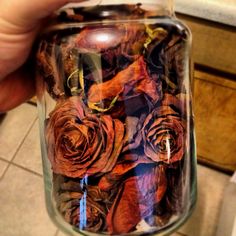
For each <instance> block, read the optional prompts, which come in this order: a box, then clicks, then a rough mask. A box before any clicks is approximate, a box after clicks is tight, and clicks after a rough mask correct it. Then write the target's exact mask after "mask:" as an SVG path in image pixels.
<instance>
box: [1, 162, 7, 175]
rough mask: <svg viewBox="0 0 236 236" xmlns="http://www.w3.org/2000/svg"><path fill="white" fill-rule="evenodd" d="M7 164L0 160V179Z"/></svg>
mask: <svg viewBox="0 0 236 236" xmlns="http://www.w3.org/2000/svg"><path fill="white" fill-rule="evenodd" d="M7 166H8V163H7V162H6V161H2V160H0V178H1V176H2V175H3V173H4V171H5V170H6V168H7Z"/></svg>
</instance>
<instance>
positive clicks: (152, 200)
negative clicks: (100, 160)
mask: <svg viewBox="0 0 236 236" xmlns="http://www.w3.org/2000/svg"><path fill="white" fill-rule="evenodd" d="M135 171H136V172H137V176H134V177H130V178H128V179H127V180H126V181H124V183H123V185H122V186H121V188H120V190H119V193H118V195H117V197H116V199H115V201H114V204H113V206H112V208H111V209H110V211H109V213H108V215H107V225H108V231H109V233H111V234H123V233H128V232H130V231H132V230H135V227H136V225H137V224H138V223H139V222H140V221H141V220H142V219H145V217H148V216H149V215H150V214H152V213H153V211H154V206H155V204H156V203H158V202H160V201H161V200H162V198H163V196H164V194H165V192H166V189H167V179H166V174H165V167H164V166H162V165H161V166H155V167H151V168H150V166H149V167H147V165H145V166H142V167H140V169H136V170H135ZM139 171H140V173H138V172H139Z"/></svg>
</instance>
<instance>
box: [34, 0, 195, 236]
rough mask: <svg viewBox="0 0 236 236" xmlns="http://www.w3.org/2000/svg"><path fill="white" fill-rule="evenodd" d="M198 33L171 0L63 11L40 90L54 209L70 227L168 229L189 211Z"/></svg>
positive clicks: (46, 45)
mask: <svg viewBox="0 0 236 236" xmlns="http://www.w3.org/2000/svg"><path fill="white" fill-rule="evenodd" d="M154 3H155V4H154ZM190 41H191V36H190V33H189V31H188V29H187V28H186V27H185V26H184V25H183V24H182V23H181V22H179V21H178V20H177V19H176V18H175V17H174V14H173V10H172V2H171V1H164V0H162V1H139V2H136V1H113V3H111V2H107V1H86V2H84V3H80V4H70V5H67V6H66V7H64V8H63V9H61V10H60V11H59V12H57V13H55V16H54V18H53V19H52V22H51V24H50V26H49V27H48V28H47V29H46V30H45V32H44V33H43V34H42V36H41V41H40V44H39V47H38V52H37V94H38V108H39V116H40V129H41V146H42V158H43V167H44V180H45V192H46V201H47V208H48V212H49V215H50V216H51V218H52V220H53V221H54V222H55V223H56V224H57V225H58V226H59V227H60V228H61V229H63V230H64V231H65V232H67V233H68V234H69V235H79V233H82V234H84V235H100V234H108V235H127V234H130V235H142V234H145V235H146V234H158V235H166V234H167V233H170V232H172V231H173V230H175V229H176V228H177V227H179V226H180V225H181V224H182V223H183V222H184V221H185V220H186V219H187V217H188V216H189V214H190V212H191V210H192V208H193V206H194V204H195V201H196V171H195V165H196V164H195V142H194V128H193V114H192V102H191V99H192V98H191V85H192V81H191V78H190V60H189V57H190Z"/></svg>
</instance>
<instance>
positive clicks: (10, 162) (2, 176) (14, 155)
mask: <svg viewBox="0 0 236 236" xmlns="http://www.w3.org/2000/svg"><path fill="white" fill-rule="evenodd" d="M37 119H38V117H36V118H35V119H34V121H33V122H32V124H31V125H30V128H29V129H28V131H27V132H26V134H25V137H24V138H23V139H22V141H21V142H20V145H19V146H18V148H17V149H16V151H15V153H14V154H13V156H12V159H11V160H10V161H8V166H7V167H6V169H5V170H4V172H3V174H2V175H1V177H0V180H2V179H3V178H4V176H5V175H6V173H7V171H8V169H9V167H10V166H11V164H14V165H15V163H13V160H14V159H15V157H16V155H17V153H18V151H19V150H20V148H21V147H22V145H23V143H24V141H25V139H26V137H27V136H28V135H29V133H30V131H31V129H32V128H33V126H34V124H35V122H36V121H37ZM18 167H20V166H18ZM21 168H22V167H21ZM25 170H27V171H29V172H31V171H30V170H28V169H25ZM33 173H34V172H33ZM37 175H39V174H38V173H37Z"/></svg>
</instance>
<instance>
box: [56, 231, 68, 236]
mask: <svg viewBox="0 0 236 236" xmlns="http://www.w3.org/2000/svg"><path fill="white" fill-rule="evenodd" d="M57 236H67V235H66V234H65V233H63V232H61V231H60V232H59V233H58V234H57Z"/></svg>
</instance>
